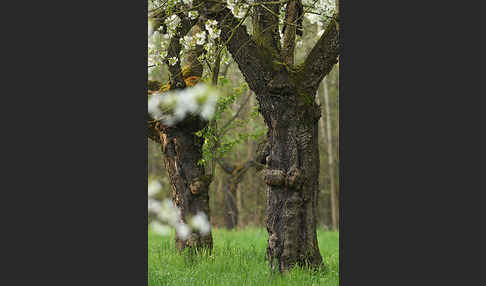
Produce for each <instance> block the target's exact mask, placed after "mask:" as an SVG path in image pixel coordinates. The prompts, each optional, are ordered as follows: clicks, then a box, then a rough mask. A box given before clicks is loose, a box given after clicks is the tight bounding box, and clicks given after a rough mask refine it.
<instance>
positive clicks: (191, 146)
mask: <svg viewBox="0 0 486 286" xmlns="http://www.w3.org/2000/svg"><path fill="white" fill-rule="evenodd" d="M203 124H204V123H203V122H201V121H200V120H199V119H198V118H188V119H186V120H184V121H183V122H182V123H181V124H178V125H177V126H176V127H165V128H164V127H163V128H161V135H160V141H161V145H162V152H163V154H164V156H163V159H164V164H165V168H166V170H167V172H168V175H169V183H170V185H171V187H172V199H173V201H174V203H175V204H176V206H177V208H178V209H179V210H180V212H181V220H182V221H181V222H184V223H187V222H188V219H190V217H191V216H194V215H196V214H197V213H198V212H203V213H205V214H206V216H207V217H208V218H209V217H210V213H209V193H208V191H209V184H210V183H211V177H210V176H207V175H206V174H205V169H204V167H203V166H201V165H199V164H198V162H199V160H200V159H201V158H202V145H203V140H204V139H203V138H201V137H197V136H196V135H195V134H194V132H196V131H198V130H200V129H201V128H202V125H203ZM175 241H176V248H177V249H179V250H183V249H184V248H186V247H190V248H191V249H202V248H207V249H212V247H213V239H212V235H211V232H209V233H208V234H206V235H203V234H201V233H199V232H198V231H195V230H193V231H192V233H191V235H190V236H189V238H187V239H186V240H184V239H182V238H180V237H179V236H178V235H176V239H175Z"/></svg>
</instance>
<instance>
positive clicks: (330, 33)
mask: <svg viewBox="0 0 486 286" xmlns="http://www.w3.org/2000/svg"><path fill="white" fill-rule="evenodd" d="M338 56H339V33H338V30H337V21H336V19H335V17H333V18H332V19H331V21H330V22H329V24H328V25H327V27H326V30H325V32H324V33H323V34H322V36H321V38H320V39H319V41H317V43H316V45H315V46H314V48H313V49H312V50H311V51H310V53H309V54H308V55H307V58H306V59H305V62H304V65H303V69H302V71H301V72H302V73H303V75H302V76H300V78H302V86H303V88H304V90H307V91H308V92H309V94H312V95H314V94H315V91H316V90H317V88H318V87H319V83H320V82H321V81H322V79H323V78H324V76H326V75H327V74H328V73H329V72H330V71H331V70H332V67H333V66H334V65H335V64H336V63H337V58H338Z"/></svg>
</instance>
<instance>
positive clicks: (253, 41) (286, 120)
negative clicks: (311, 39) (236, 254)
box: [197, 0, 339, 272]
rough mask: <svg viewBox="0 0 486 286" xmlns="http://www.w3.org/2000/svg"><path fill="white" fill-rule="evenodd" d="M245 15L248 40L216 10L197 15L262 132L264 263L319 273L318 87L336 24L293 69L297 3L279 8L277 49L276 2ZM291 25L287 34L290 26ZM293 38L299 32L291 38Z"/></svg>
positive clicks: (204, 8) (332, 56) (227, 14)
mask: <svg viewBox="0 0 486 286" xmlns="http://www.w3.org/2000/svg"><path fill="white" fill-rule="evenodd" d="M261 2H269V3H266V4H265V3H263V4H265V6H260V5H259V6H256V7H254V9H253V35H252V36H250V35H248V32H247V30H246V27H245V26H244V25H243V24H242V21H240V20H238V19H236V18H235V17H233V15H232V14H231V11H229V9H227V8H225V7H224V5H221V4H215V3H213V2H212V1H197V4H202V5H201V6H200V8H199V13H200V14H201V15H205V17H207V18H208V19H215V20H217V21H218V26H219V27H220V28H221V39H222V40H223V41H224V42H225V43H226V47H227V49H228V51H229V52H230V53H231V55H232V57H233V59H234V60H235V61H236V62H237V63H238V67H239V69H240V71H241V72H242V74H243V76H244V77H245V80H246V82H247V83H248V86H249V87H250V89H251V90H253V91H254V92H255V94H256V96H257V100H258V102H259V107H260V108H259V111H260V113H261V114H262V115H263V117H264V120H265V123H266V125H267V127H268V134H267V137H268V145H267V148H266V153H267V155H266V156H265V157H264V158H265V160H261V161H259V162H260V163H266V169H265V170H264V171H263V173H264V181H265V183H266V184H267V185H268V186H269V187H268V189H267V198H268V205H267V230H268V233H269V239H268V247H267V255H268V258H269V261H270V262H271V267H272V269H276V268H278V269H279V271H280V272H285V271H287V270H288V269H290V268H292V267H293V266H294V265H296V264H300V265H308V266H311V267H319V266H321V265H322V257H321V254H320V252H319V247H318V244H317V234H316V208H317V191H318V175H319V150H318V137H317V134H318V125H317V122H318V119H319V116H320V108H319V107H318V106H317V105H316V104H315V102H314V101H315V94H316V91H317V88H318V86H319V83H320V82H321V81H322V79H323V78H324V76H325V75H326V74H328V73H329V72H330V70H331V68H332V66H333V65H334V64H335V63H336V62H337V57H338V55H339V45H338V32H337V25H336V19H335V18H334V19H332V20H331V21H330V23H329V25H328V27H327V28H326V31H325V32H324V33H323V34H322V36H321V37H320V39H319V40H318V41H317V43H316V45H315V46H314V48H313V49H312V50H311V51H310V53H309V54H308V56H307V58H306V60H305V62H304V63H302V64H300V65H294V64H293V60H294V59H293V52H294V51H293V49H294V48H295V44H294V43H293V41H295V34H296V33H297V30H299V29H300V27H299V20H300V19H301V18H302V9H301V7H302V3H301V1H299V0H291V1H289V2H287V5H291V6H288V7H287V9H286V13H287V15H286V17H285V22H286V23H288V25H287V27H288V29H285V31H284V32H283V34H284V36H283V44H282V43H281V40H280V34H279V31H278V24H277V23H278V17H275V15H278V14H279V11H280V5H281V2H277V1H270V0H262V1H261ZM294 25H297V27H296V28H295V29H294V28H293V26H294ZM299 33H300V31H299Z"/></svg>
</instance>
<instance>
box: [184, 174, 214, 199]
mask: <svg viewBox="0 0 486 286" xmlns="http://www.w3.org/2000/svg"><path fill="white" fill-rule="evenodd" d="M210 183H211V176H202V177H198V178H196V179H195V180H193V181H192V183H191V184H190V185H189V189H190V190H191V193H192V194H193V195H199V194H202V193H207V192H208V190H209V184H210Z"/></svg>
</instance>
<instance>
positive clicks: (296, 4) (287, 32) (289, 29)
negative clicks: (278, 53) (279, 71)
mask: <svg viewBox="0 0 486 286" xmlns="http://www.w3.org/2000/svg"><path fill="white" fill-rule="evenodd" d="M301 14H302V3H301V1H298V0H292V1H290V2H289V3H287V10H286V15H285V23H284V27H283V34H284V37H283V47H282V58H283V61H284V63H286V64H287V65H289V66H291V65H293V64H294V50H295V37H296V34H297V28H301V26H300V27H298V26H297V23H298V19H300V23H301V24H302V17H301ZM287 23H290V24H287ZM300 35H301V36H302V31H300Z"/></svg>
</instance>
